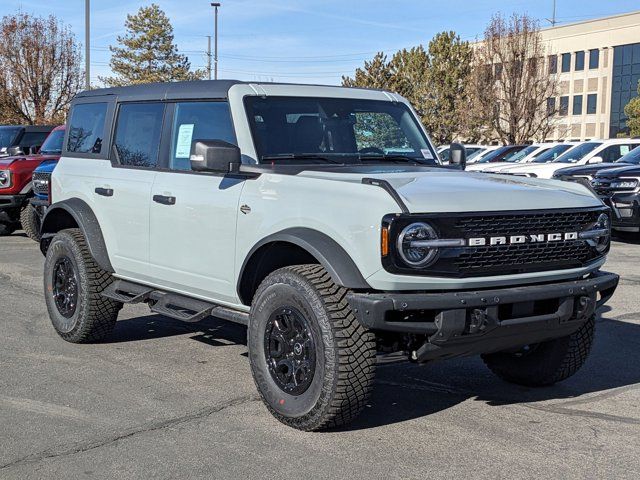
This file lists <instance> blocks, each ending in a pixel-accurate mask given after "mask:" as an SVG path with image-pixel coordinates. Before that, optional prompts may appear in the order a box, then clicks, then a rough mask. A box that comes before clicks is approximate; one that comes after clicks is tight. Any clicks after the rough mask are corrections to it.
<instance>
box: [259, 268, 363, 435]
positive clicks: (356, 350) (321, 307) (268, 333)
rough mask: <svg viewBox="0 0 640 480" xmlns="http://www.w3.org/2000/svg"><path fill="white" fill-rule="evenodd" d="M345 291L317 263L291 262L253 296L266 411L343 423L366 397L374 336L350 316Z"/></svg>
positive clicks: (313, 426) (311, 426) (292, 420)
mask: <svg viewBox="0 0 640 480" xmlns="http://www.w3.org/2000/svg"><path fill="white" fill-rule="evenodd" d="M347 292H348V291H347V289H345V288H344V287H341V286H338V285H336V284H335V283H333V281H332V280H331V277H330V276H329V274H328V273H327V272H326V271H325V270H324V268H322V267H321V266H319V265H296V266H292V267H285V268H282V269H280V270H277V271H275V272H273V273H272V274H270V275H269V276H268V277H267V278H266V279H265V280H264V281H263V282H262V284H261V285H260V287H259V288H258V291H257V293H256V295H255V297H254V299H253V303H252V306H251V319H250V322H249V331H248V345H249V359H250V361H251V370H252V373H253V378H254V380H255V383H256V386H257V388H258V391H259V393H260V395H261V397H262V400H263V402H264V403H265V405H266V406H267V408H268V409H269V411H270V412H271V413H272V414H273V415H274V416H275V417H276V418H277V419H278V420H280V421H281V422H282V423H284V424H286V425H288V426H291V427H294V428H297V429H300V430H306V431H311V430H320V429H324V428H329V427H335V426H339V425H344V424H347V423H349V422H350V421H351V420H353V419H354V418H355V417H356V416H357V415H358V414H359V413H360V412H361V411H362V409H363V408H364V407H365V405H366V402H367V399H368V398H369V394H370V392H371V388H372V385H373V377H374V372H375V359H376V358H375V355H376V343H375V336H374V334H373V333H372V332H370V331H368V330H367V329H365V328H364V327H363V326H362V325H361V324H360V323H359V322H358V320H357V319H356V318H355V316H354V314H353V312H352V311H351V308H350V306H349V304H348V302H347V299H346V294H347Z"/></svg>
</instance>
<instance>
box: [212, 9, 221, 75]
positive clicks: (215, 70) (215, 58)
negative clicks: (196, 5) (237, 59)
mask: <svg viewBox="0 0 640 480" xmlns="http://www.w3.org/2000/svg"><path fill="white" fill-rule="evenodd" d="M220 5H221V4H220V3H217V2H216V3H212V4H211V6H212V7H213V10H214V18H215V23H214V27H215V29H214V32H213V35H214V41H213V45H214V46H213V78H214V79H216V80H217V79H218V7H220Z"/></svg>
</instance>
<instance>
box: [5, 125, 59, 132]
mask: <svg viewBox="0 0 640 480" xmlns="http://www.w3.org/2000/svg"><path fill="white" fill-rule="evenodd" d="M0 127H10V128H24V131H25V132H50V131H51V130H53V129H54V128H55V125H0Z"/></svg>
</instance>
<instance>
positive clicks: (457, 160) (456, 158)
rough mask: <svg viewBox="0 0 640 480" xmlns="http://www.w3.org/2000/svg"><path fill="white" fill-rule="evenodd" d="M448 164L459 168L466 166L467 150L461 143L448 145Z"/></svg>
mask: <svg viewBox="0 0 640 480" xmlns="http://www.w3.org/2000/svg"><path fill="white" fill-rule="evenodd" d="M449 164H450V165H455V166H457V167H458V168H459V169H460V170H464V169H465V168H466V167H467V150H466V149H465V148H464V145H462V144H461V143H452V144H451V145H450V146H449Z"/></svg>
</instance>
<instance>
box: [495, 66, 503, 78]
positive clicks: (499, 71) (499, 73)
mask: <svg viewBox="0 0 640 480" xmlns="http://www.w3.org/2000/svg"><path fill="white" fill-rule="evenodd" d="M495 75H496V80H500V79H501V78H502V64H501V63H496V67H495Z"/></svg>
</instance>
